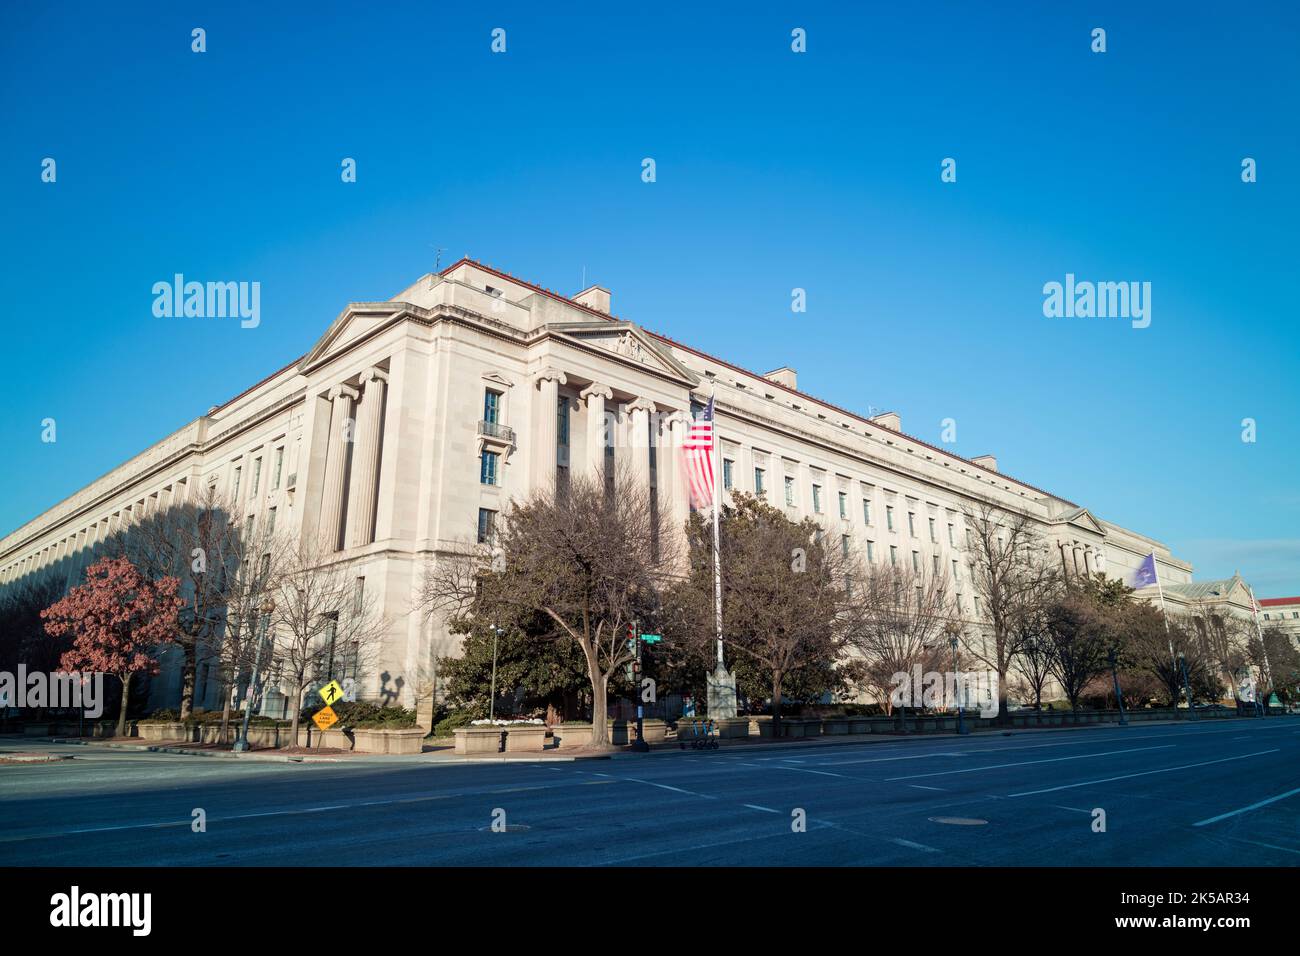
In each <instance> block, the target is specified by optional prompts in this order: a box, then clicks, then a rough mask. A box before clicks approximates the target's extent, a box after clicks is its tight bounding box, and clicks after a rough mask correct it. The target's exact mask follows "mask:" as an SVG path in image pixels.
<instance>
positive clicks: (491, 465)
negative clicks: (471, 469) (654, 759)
mask: <svg viewBox="0 0 1300 956" xmlns="http://www.w3.org/2000/svg"><path fill="white" fill-rule="evenodd" d="M500 457H501V456H500V454H498V453H497V452H495V451H485V452H483V458H482V463H481V465H480V467H479V473H478V480H479V484H483V485H495V484H496V483H497V464H498V459H499V458H500Z"/></svg>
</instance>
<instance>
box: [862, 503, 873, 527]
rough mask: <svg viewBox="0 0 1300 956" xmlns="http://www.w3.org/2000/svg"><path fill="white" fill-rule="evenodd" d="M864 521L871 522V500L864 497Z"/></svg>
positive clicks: (865, 522)
mask: <svg viewBox="0 0 1300 956" xmlns="http://www.w3.org/2000/svg"><path fill="white" fill-rule="evenodd" d="M862 523H863V524H871V502H870V501H868V500H867V499H866V498H863V499H862Z"/></svg>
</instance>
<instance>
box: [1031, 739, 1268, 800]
mask: <svg viewBox="0 0 1300 956" xmlns="http://www.w3.org/2000/svg"><path fill="white" fill-rule="evenodd" d="M1278 752H1279V751H1278V750H1277V749H1276V748H1274V749H1273V750H1261V751H1259V752H1258V753H1253V754H1241V755H1240V756H1238V757H1224V758H1222V759H1221V760H1205V761H1202V762H1201V763H1185V764H1183V765H1182V766H1180V767H1164V768H1162V769H1160V770H1143V771H1142V772H1141V773H1126V774H1121V775H1120V776H1118V777H1105V778H1103V779H1101V780H1085V781H1083V782H1082V783H1067V784H1062V785H1061V786H1059V787H1048V788H1047V789H1045V790H1024V791H1022V792H1020V793H1009V794H1007V796H1008V797H1031V796H1033V795H1034V794H1037V793H1055V792H1056V791H1057V790H1071V789H1073V788H1074V787H1090V786H1093V785H1094V784H1098V783H1111V782H1113V781H1115V780H1129V779H1131V778H1133V777H1149V776H1150V775H1151V774H1153V773H1173V772H1174V771H1175V770H1190V769H1192V768H1193V767H1208V766H1210V765H1211V764H1216V763H1228V762H1229V761H1232V760H1245V759H1246V758H1247V757H1262V756H1264V754H1275V753H1278Z"/></svg>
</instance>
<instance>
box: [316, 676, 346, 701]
mask: <svg viewBox="0 0 1300 956" xmlns="http://www.w3.org/2000/svg"><path fill="white" fill-rule="evenodd" d="M319 693H320V697H321V700H323V701H325V705H326V706H329V705H330V704H333V703H336V702H337V701H340V700H342V699H343V688H342V687H340V686H339V682H338V681H336V680H332V681H330V682H329V683H328V684H326V685H325V686H324V687H322V688H321V689H320V691H319Z"/></svg>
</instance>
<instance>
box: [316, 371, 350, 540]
mask: <svg viewBox="0 0 1300 956" xmlns="http://www.w3.org/2000/svg"><path fill="white" fill-rule="evenodd" d="M329 397H330V402H331V403H332V406H333V407H332V408H331V409H330V433H329V446H328V449H327V451H326V457H325V489H324V493H323V495H322V499H321V512H320V533H321V541H322V542H323V543H324V545H325V547H326V548H328V549H329V550H330V551H337V550H339V548H340V547H342V543H343V542H342V536H343V491H344V488H343V478H344V475H345V473H346V471H347V457H348V445H349V444H350V442H351V439H352V426H351V424H350V419H351V417H352V403H353V402H354V401H356V399H357V390H356V389H355V388H352V387H350V386H348V385H335V386H334V387H333V388H331V389H330V391H329Z"/></svg>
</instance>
